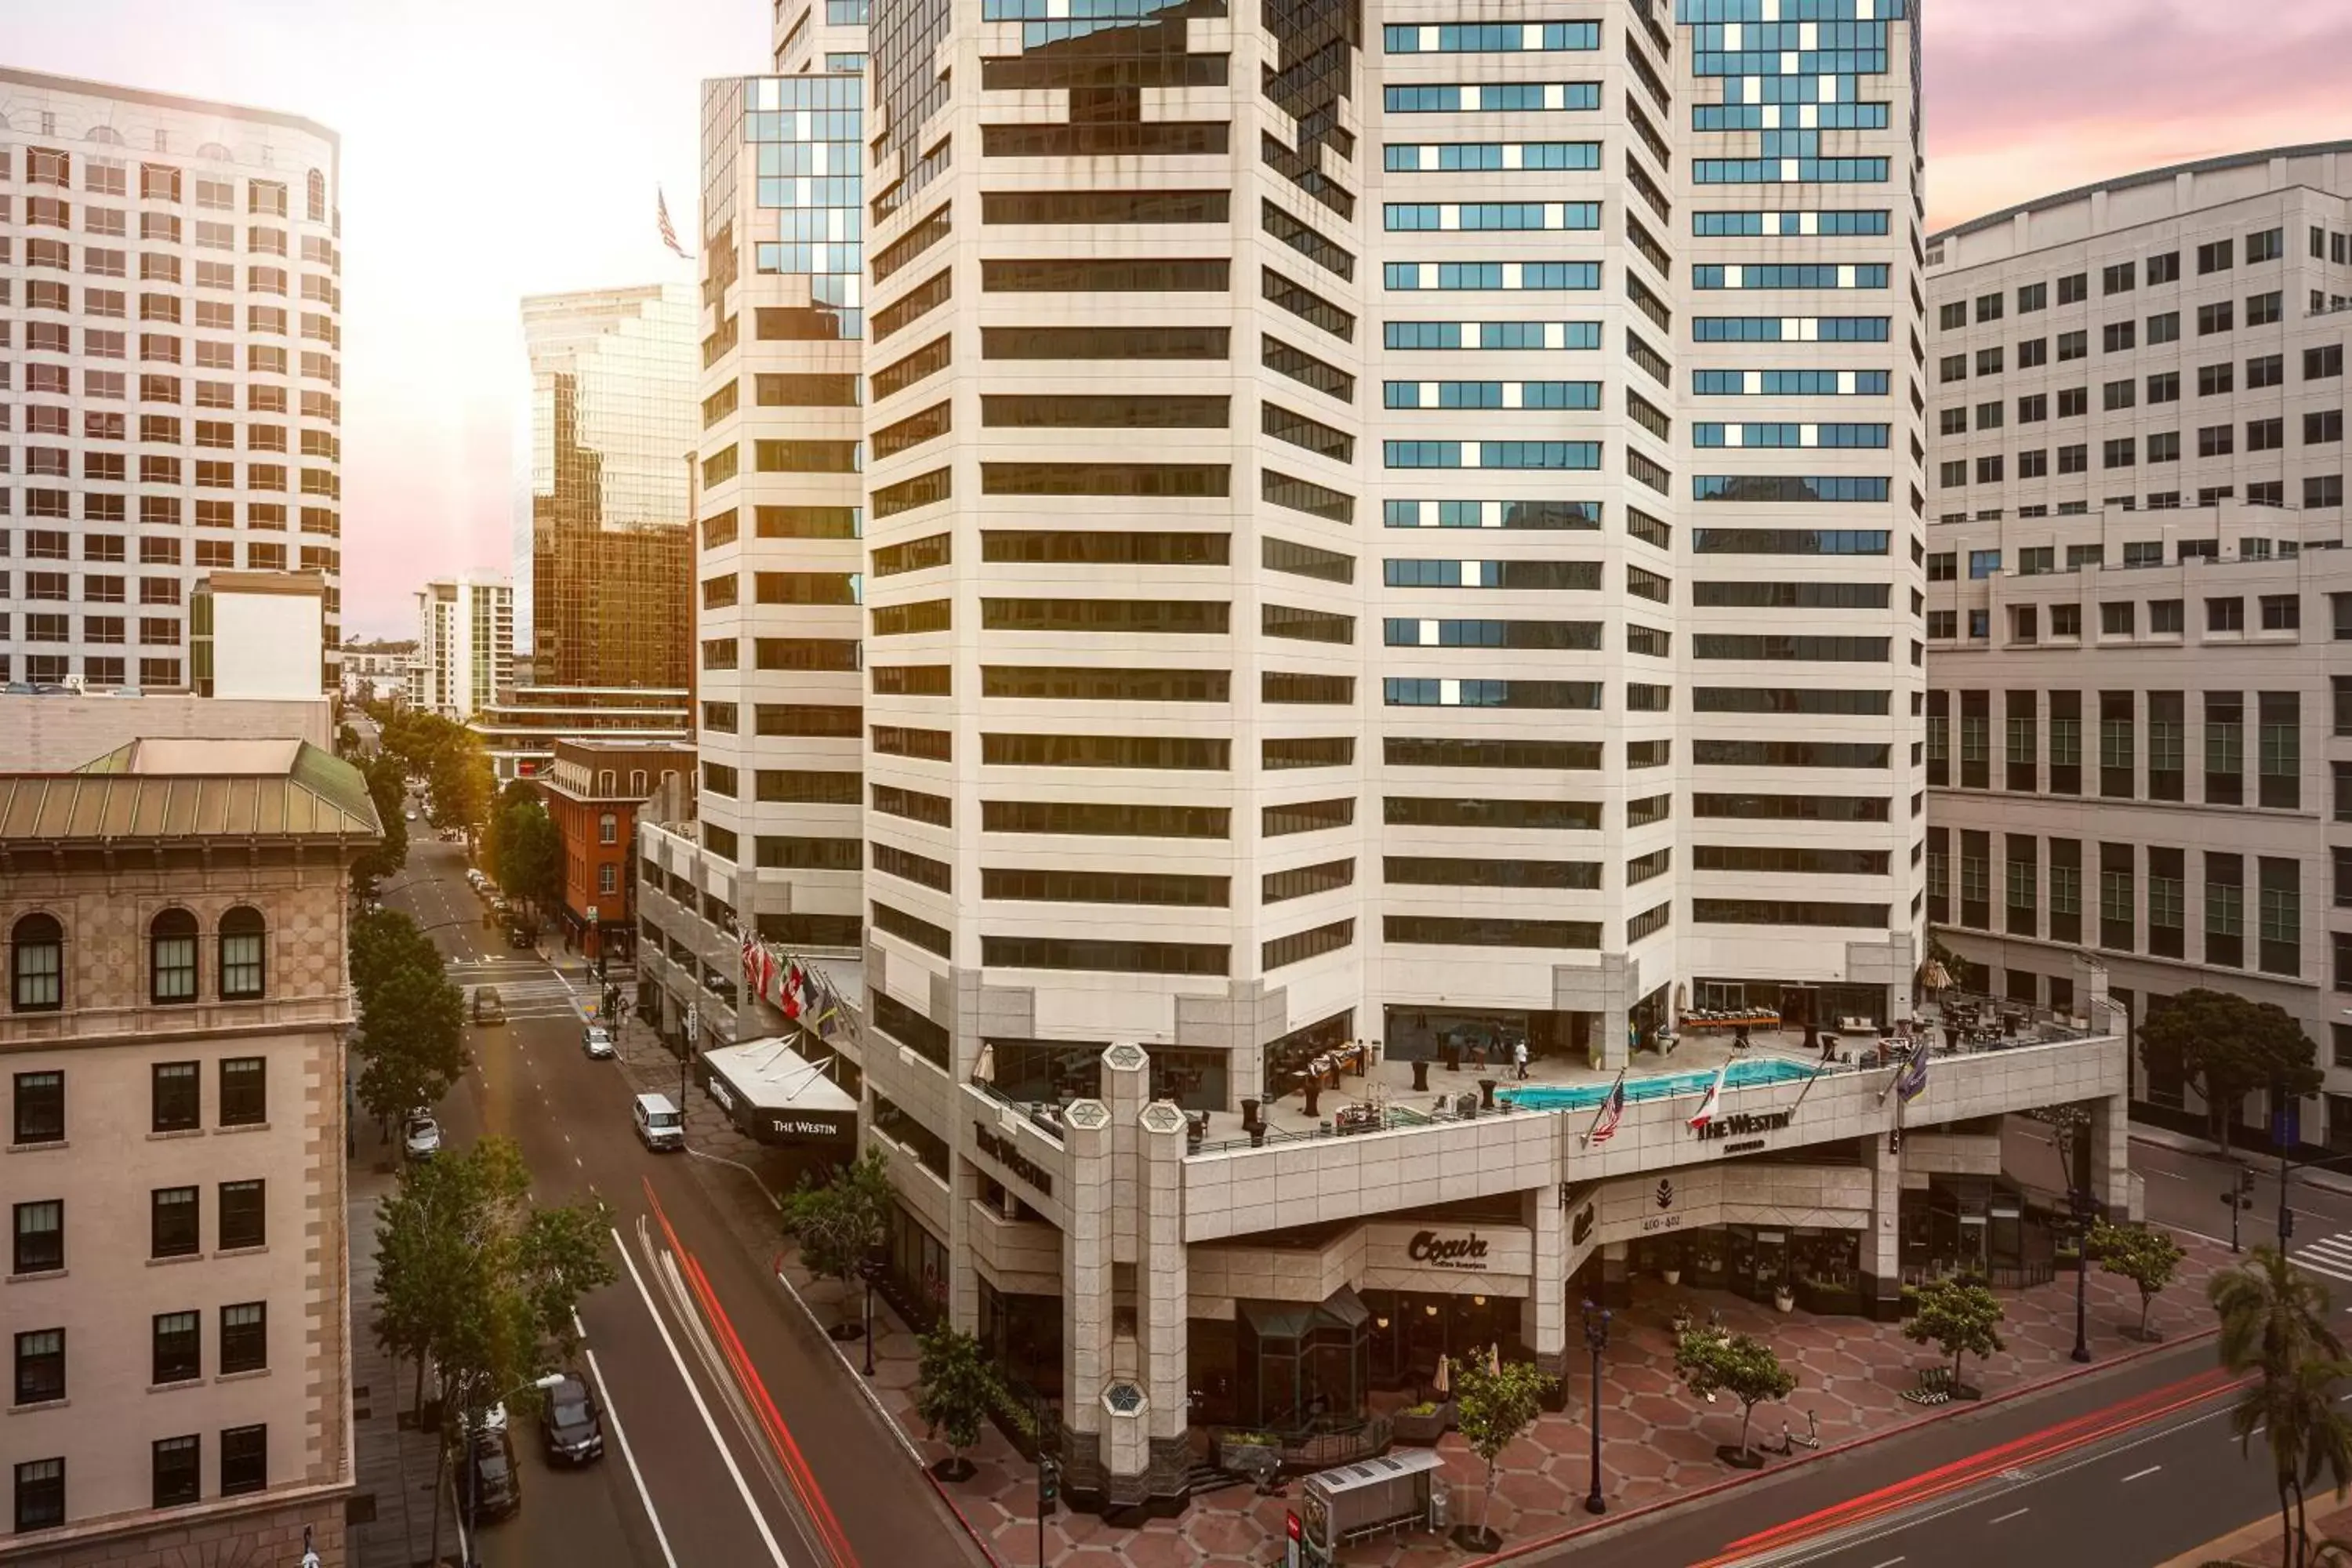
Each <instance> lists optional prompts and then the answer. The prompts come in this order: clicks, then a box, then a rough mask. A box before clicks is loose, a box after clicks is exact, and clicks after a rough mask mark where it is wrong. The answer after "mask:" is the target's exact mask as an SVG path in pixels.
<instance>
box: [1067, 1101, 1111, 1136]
mask: <svg viewBox="0 0 2352 1568" xmlns="http://www.w3.org/2000/svg"><path fill="white" fill-rule="evenodd" d="M1062 1120H1063V1121H1066V1122H1067V1123H1068V1124H1069V1125H1071V1126H1072V1127H1083V1128H1086V1129H1087V1130H1089V1131H1092V1130H1093V1129H1095V1128H1098V1127H1108V1126H1109V1125H1110V1108H1109V1107H1108V1106H1107V1105H1105V1104H1103V1102H1102V1101H1101V1100H1072V1101H1070V1103H1069V1106H1068V1107H1067V1108H1066V1110H1063V1112H1062Z"/></svg>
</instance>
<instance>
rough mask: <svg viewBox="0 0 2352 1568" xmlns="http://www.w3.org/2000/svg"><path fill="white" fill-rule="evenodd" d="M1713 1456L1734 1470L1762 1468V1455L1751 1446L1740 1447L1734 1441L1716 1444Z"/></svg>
mask: <svg viewBox="0 0 2352 1568" xmlns="http://www.w3.org/2000/svg"><path fill="white" fill-rule="evenodd" d="M1715 1457H1716V1458H1718V1459H1721V1460H1722V1461H1723V1462H1724V1463H1725V1464H1727V1465H1729V1466H1730V1467H1731V1468H1733V1469H1735V1470H1760V1469H1762V1468H1764V1456H1763V1455H1761V1454H1759V1453H1758V1452H1756V1450H1754V1449H1753V1448H1742V1447H1739V1446H1738V1444H1736V1443H1723V1444H1719V1445H1717V1447H1716V1450H1715Z"/></svg>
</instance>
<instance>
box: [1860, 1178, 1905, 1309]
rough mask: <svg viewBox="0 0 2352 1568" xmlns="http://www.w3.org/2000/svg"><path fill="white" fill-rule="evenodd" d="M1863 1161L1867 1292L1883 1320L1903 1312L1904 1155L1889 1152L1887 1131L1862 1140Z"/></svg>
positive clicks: (1864, 1280) (1865, 1283)
mask: <svg viewBox="0 0 2352 1568" xmlns="http://www.w3.org/2000/svg"><path fill="white" fill-rule="evenodd" d="M1862 1163H1864V1165H1866V1166H1868V1167H1869V1170H1870V1228H1869V1229H1868V1230H1866V1231H1864V1232H1863V1235H1862V1278H1863V1289H1864V1293H1865V1294H1866V1295H1867V1296H1868V1297H1869V1298H1870V1306H1869V1309H1868V1310H1869V1312H1870V1315H1871V1316H1872V1317H1874V1318H1876V1319H1878V1320H1879V1321H1882V1322H1892V1321H1895V1319H1897V1318H1899V1317H1901V1316H1902V1315H1903V1230H1902V1224H1901V1215H1902V1205H1903V1157H1902V1156H1901V1155H1900V1154H1895V1153H1890V1152H1888V1151H1887V1147H1886V1137H1885V1134H1884V1133H1876V1132H1874V1133H1871V1134H1869V1135H1868V1136H1866V1137H1864V1139H1863V1140H1862Z"/></svg>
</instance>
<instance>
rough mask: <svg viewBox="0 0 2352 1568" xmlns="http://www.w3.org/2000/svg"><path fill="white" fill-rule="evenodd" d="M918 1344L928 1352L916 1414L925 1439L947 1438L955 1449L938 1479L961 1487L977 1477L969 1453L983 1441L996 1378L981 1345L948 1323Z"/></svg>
mask: <svg viewBox="0 0 2352 1568" xmlns="http://www.w3.org/2000/svg"><path fill="white" fill-rule="evenodd" d="M916 1344H917V1345H918V1346H919V1348H920V1350H921V1352H922V1354H921V1357H920V1359H919V1361H918V1363H917V1364H916V1370H915V1414H916V1415H919V1416H921V1417H922V1418H923V1426H924V1433H923V1435H924V1436H927V1437H939V1436H945V1437H946V1439H947V1445H948V1449H949V1456H948V1458H946V1459H945V1460H944V1461H942V1462H941V1463H940V1466H939V1467H937V1468H936V1469H935V1470H934V1472H933V1473H935V1474H936V1475H938V1476H939V1478H940V1479H941V1480H948V1481H960V1480H962V1479H965V1478H967V1477H969V1476H970V1475H971V1473H972V1464H971V1460H970V1459H967V1458H964V1457H963V1451H964V1450H965V1449H966V1448H969V1447H971V1446H972V1445H973V1444H975V1443H977V1442H979V1441H980V1424H981V1422H982V1420H984V1419H986V1418H987V1415H988V1407H989V1405H990V1404H991V1403H992V1398H993V1395H994V1394H995V1392H996V1374H995V1373H994V1372H993V1371H992V1370H991V1369H990V1367H989V1364H988V1362H987V1359H986V1358H985V1357H984V1356H982V1354H981V1350H980V1342H979V1341H978V1340H977V1339H974V1338H973V1337H972V1336H971V1335H970V1334H967V1333H963V1332H961V1331H959V1330H957V1329H955V1328H954V1327H952V1326H951V1325H950V1324H948V1323H946V1322H944V1321H942V1322H941V1323H940V1326H939V1327H938V1328H936V1329H934V1330H932V1331H930V1332H929V1333H928V1334H924V1335H921V1336H920V1337H919V1338H918V1339H917V1340H916Z"/></svg>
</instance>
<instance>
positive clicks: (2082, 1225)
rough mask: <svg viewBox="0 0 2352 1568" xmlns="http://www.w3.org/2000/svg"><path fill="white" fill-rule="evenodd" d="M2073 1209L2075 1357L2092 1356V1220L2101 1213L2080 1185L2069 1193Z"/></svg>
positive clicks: (2091, 1197)
mask: <svg viewBox="0 0 2352 1568" xmlns="http://www.w3.org/2000/svg"><path fill="white" fill-rule="evenodd" d="M2066 1200H2067V1205H2068V1206H2069V1207H2071V1208H2072V1209H2073V1210H2074V1359H2075V1360H2076V1361H2078V1362H2087V1361H2089V1360H2090V1359H2091V1342H2090V1337H2089V1316H2088V1314H2089V1306H2088V1293H2089V1291H2090V1288H2091V1221H2092V1220H2094V1219H2095V1218H2096V1217H2097V1216H2098V1212H2099V1204H2098V1200H2097V1199H2096V1198H2094V1197H2093V1196H2091V1194H2089V1193H2088V1192H2087V1191H2085V1190H2084V1189H2083V1188H2081V1187H2076V1188H2075V1189H2074V1191H2073V1192H2071V1193H2068V1194H2066Z"/></svg>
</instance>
